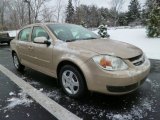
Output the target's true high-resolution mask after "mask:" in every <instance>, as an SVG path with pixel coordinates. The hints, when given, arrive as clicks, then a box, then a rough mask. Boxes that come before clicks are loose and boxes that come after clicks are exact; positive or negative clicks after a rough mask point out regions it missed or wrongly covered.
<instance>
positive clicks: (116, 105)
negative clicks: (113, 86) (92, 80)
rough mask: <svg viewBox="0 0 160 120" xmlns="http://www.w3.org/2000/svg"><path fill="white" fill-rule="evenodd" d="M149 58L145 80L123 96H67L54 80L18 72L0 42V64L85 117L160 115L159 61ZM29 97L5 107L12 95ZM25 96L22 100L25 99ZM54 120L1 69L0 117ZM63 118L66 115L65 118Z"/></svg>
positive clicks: (149, 119) (154, 118)
mask: <svg viewBox="0 0 160 120" xmlns="http://www.w3.org/2000/svg"><path fill="white" fill-rule="evenodd" d="M150 61H151V72H150V74H149V76H148V78H147V80H146V81H145V82H144V84H143V85H142V86H141V87H140V88H139V89H138V90H136V91H135V92H133V93H130V94H127V95H123V96H110V95H104V94H100V93H94V92H93V93H91V94H89V95H88V96H86V97H85V98H83V99H80V100H75V99H71V98H69V97H68V96H66V95H65V94H64V93H63V91H62V89H61V88H60V86H59V85H57V80H56V79H54V78H52V77H49V76H47V75H44V74H42V73H39V72H37V71H35V70H32V69H30V68H26V69H25V70H24V72H23V73H20V72H18V71H17V70H16V69H15V68H14V66H13V62H12V56H11V51H10V48H9V47H8V46H6V45H0V64H1V65H3V66H4V67H6V68H7V69H8V70H10V71H12V72H13V73H14V74H16V75H17V76H19V77H20V78H22V79H23V80H24V81H25V82H27V83H29V84H30V85H32V86H33V87H34V88H36V89H37V90H39V91H41V92H42V93H43V94H45V95H47V96H48V97H49V98H51V99H52V100H53V101H55V102H57V103H58V104H60V105H61V106H63V107H64V108H66V109H67V110H69V111H70V112H72V113H73V114H75V115H77V116H79V117H80V118H82V119H84V120H132V119H135V120H136V119H137V120H139V119H142V120H159V118H160V114H159V113H160V102H159V101H160V61H158V60H150ZM23 97H26V99H27V100H28V101H27V102H26V101H25V102H24V103H23V104H17V105H15V106H14V107H10V108H9V109H8V108H7V107H8V105H10V103H11V102H12V100H13V99H12V98H20V99H21V98H23ZM26 99H25V100H26ZM20 118H24V119H26V120H36V119H37V120H51V119H52V120H54V119H56V118H55V117H54V116H53V115H51V114H50V113H49V112H47V111H46V110H45V109H44V108H43V107H41V105H39V104H38V103H37V102H35V101H34V99H32V97H30V96H29V95H23V91H22V90H21V89H20V88H19V87H18V86H17V85H15V84H14V83H13V82H12V81H10V80H9V78H7V77H6V76H5V75H4V74H2V73H1V72H0V120H4V119H10V120H20ZM64 120H65V118H64Z"/></svg>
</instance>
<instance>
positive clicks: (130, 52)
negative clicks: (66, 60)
mask: <svg viewBox="0 0 160 120" xmlns="http://www.w3.org/2000/svg"><path fill="white" fill-rule="evenodd" d="M70 44H71V45H72V46H75V47H79V48H82V49H85V50H89V51H92V52H95V53H98V54H108V55H113V56H117V57H120V58H123V59H127V58H132V57H136V56H138V55H141V54H142V53H143V52H142V50H141V49H139V48H137V47H136V46H133V45H131V44H128V43H124V42H120V41H116V40H111V39H95V40H79V41H75V42H71V43H70Z"/></svg>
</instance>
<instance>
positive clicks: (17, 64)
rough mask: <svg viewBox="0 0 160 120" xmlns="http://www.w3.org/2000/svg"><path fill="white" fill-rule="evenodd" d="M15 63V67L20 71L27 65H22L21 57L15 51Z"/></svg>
mask: <svg viewBox="0 0 160 120" xmlns="http://www.w3.org/2000/svg"><path fill="white" fill-rule="evenodd" d="M13 63H14V66H15V68H16V69H17V70H18V71H23V70H24V68H25V66H24V65H22V64H21V63H20V62H19V59H18V56H17V54H16V53H13Z"/></svg>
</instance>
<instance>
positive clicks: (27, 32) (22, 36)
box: [18, 28, 31, 41]
mask: <svg viewBox="0 0 160 120" xmlns="http://www.w3.org/2000/svg"><path fill="white" fill-rule="evenodd" d="M30 34H31V28H25V29H23V30H21V31H20V33H19V35H18V39H19V40H21V41H29V36H30Z"/></svg>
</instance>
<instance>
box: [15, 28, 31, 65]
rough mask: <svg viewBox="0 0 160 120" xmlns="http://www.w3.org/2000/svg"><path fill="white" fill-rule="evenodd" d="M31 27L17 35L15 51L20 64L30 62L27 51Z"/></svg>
mask: <svg viewBox="0 0 160 120" xmlns="http://www.w3.org/2000/svg"><path fill="white" fill-rule="evenodd" d="M30 36H31V27H28V28H24V29H23V30H21V31H20V33H19V35H18V42H17V49H18V55H19V58H20V60H21V63H22V64H26V63H28V62H29V61H30V55H29V49H28V48H30Z"/></svg>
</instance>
